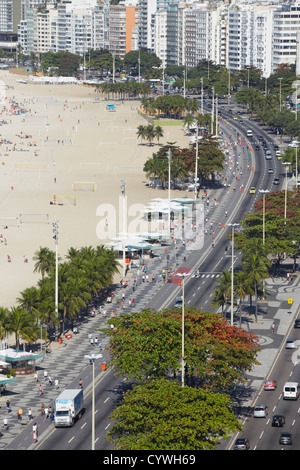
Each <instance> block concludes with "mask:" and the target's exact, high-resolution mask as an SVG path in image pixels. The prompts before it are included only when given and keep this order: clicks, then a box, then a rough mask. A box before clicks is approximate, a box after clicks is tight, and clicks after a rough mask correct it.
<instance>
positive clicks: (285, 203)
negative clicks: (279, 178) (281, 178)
mask: <svg viewBox="0 0 300 470" xmlns="http://www.w3.org/2000/svg"><path fill="white" fill-rule="evenodd" d="M282 164H283V165H284V166H285V190H284V225H286V209H287V170H288V166H289V165H290V163H289V162H283V163H282Z"/></svg>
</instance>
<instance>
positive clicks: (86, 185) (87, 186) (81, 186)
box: [72, 181, 96, 192]
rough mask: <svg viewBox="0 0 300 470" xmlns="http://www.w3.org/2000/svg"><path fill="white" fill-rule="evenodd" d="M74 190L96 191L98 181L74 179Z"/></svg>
mask: <svg viewBox="0 0 300 470" xmlns="http://www.w3.org/2000/svg"><path fill="white" fill-rule="evenodd" d="M72 189H73V191H92V192H94V191H96V183H93V182H91V181H74V183H73V184H72Z"/></svg>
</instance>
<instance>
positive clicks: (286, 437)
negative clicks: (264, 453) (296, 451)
mask: <svg viewBox="0 0 300 470" xmlns="http://www.w3.org/2000/svg"><path fill="white" fill-rule="evenodd" d="M292 442H293V441H292V434H291V433H290V432H282V433H281V434H280V438H279V444H285V445H286V444H287V445H291V444H292Z"/></svg>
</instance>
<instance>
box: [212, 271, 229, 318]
mask: <svg viewBox="0 0 300 470" xmlns="http://www.w3.org/2000/svg"><path fill="white" fill-rule="evenodd" d="M230 295H231V274H230V272H229V271H228V270H226V271H223V272H222V274H221V276H220V277H219V278H218V280H217V286H216V288H215V290H214V293H213V298H212V305H213V307H220V306H221V307H222V314H223V315H224V308H225V307H226V305H227V303H228V299H229V298H230Z"/></svg>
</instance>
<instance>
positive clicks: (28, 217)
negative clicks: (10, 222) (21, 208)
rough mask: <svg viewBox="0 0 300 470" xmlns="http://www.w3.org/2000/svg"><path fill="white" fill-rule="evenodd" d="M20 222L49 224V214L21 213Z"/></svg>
mask: <svg viewBox="0 0 300 470" xmlns="http://www.w3.org/2000/svg"><path fill="white" fill-rule="evenodd" d="M19 221H20V224H49V214H20V216H19Z"/></svg>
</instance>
